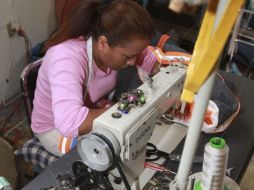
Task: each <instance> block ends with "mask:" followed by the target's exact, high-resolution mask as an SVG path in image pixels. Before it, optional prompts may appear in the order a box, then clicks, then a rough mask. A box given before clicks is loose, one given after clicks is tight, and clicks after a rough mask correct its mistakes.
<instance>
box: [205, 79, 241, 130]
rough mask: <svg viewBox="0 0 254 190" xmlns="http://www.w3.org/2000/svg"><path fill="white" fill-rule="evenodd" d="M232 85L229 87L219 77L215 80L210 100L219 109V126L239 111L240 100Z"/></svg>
mask: <svg viewBox="0 0 254 190" xmlns="http://www.w3.org/2000/svg"><path fill="white" fill-rule="evenodd" d="M231 85H232V84H231ZM231 85H228V84H227V83H226V82H224V81H223V80H222V79H221V78H220V77H219V76H217V77H216V79H215V84H214V87H213V90H212V94H211V98H210V99H211V100H213V101H214V102H215V104H216V105H217V106H218V108H219V121H218V124H219V125H220V124H222V123H223V122H224V121H226V120H227V119H228V118H229V117H230V116H231V115H232V114H234V113H235V112H236V111H237V109H238V100H237V98H236V95H235V94H234V93H233V91H232V90H231V89H230V88H232V89H233V86H231Z"/></svg>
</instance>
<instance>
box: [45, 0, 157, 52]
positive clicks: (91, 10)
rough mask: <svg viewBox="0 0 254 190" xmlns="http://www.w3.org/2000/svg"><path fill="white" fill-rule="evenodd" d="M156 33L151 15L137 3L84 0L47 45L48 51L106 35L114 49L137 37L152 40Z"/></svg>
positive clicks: (131, 1)
mask: <svg viewBox="0 0 254 190" xmlns="http://www.w3.org/2000/svg"><path fill="white" fill-rule="evenodd" d="M154 34H155V28H154V25H153V21H152V19H151V17H150V15H149V14H148V12H147V11H146V10H145V9H144V8H143V7H142V6H140V5H139V4H138V3H137V2H135V1H133V0H112V1H110V2H108V1H107V3H105V1H104V0H81V2H80V4H79V5H78V6H77V7H76V9H75V10H74V11H73V14H72V15H71V17H70V18H69V19H68V20H67V22H66V23H65V24H64V26H63V27H62V28H60V29H59V30H58V31H57V32H56V33H55V34H54V35H53V36H52V37H51V38H50V39H49V40H48V41H47V42H46V44H45V47H44V51H46V50H47V49H49V48H50V47H51V46H54V45H56V44H59V43H61V42H63V41H65V40H67V39H74V38H77V37H79V36H83V37H85V38H86V39H87V38H88V37H89V36H93V38H94V39H95V40H96V39H98V37H99V36H100V35H105V36H106V37H107V39H108V43H109V45H110V46H111V47H113V46H117V45H119V46H121V45H124V43H125V42H127V41H130V40H131V39H135V38H143V39H151V38H152V37H153V35H154Z"/></svg>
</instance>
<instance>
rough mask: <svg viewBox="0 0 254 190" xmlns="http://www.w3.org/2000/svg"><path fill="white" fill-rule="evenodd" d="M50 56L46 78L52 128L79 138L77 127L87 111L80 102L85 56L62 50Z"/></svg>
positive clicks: (81, 101) (81, 98)
mask: <svg viewBox="0 0 254 190" xmlns="http://www.w3.org/2000/svg"><path fill="white" fill-rule="evenodd" d="M49 56H51V58H52V59H51V60H52V62H51V64H50V67H49V72H48V74H49V76H48V77H49V82H50V87H51V92H52V110H53V115H54V123H55V127H56V128H57V129H58V130H59V132H60V133H61V134H63V135H64V136H78V128H79V127H80V126H81V124H82V123H83V121H84V120H85V118H86V116H87V114H88V111H89V109H88V108H87V107H85V106H84V102H83V83H84V80H85V69H86V65H87V64H86V62H87V57H85V56H84V54H83V55H82V56H81V55H79V54H76V52H72V51H70V50H69V49H61V48H59V49H57V50H56V51H55V52H53V53H52V54H51V55H49ZM48 60H50V58H49V57H48Z"/></svg>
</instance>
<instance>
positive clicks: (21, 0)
mask: <svg viewBox="0 0 254 190" xmlns="http://www.w3.org/2000/svg"><path fill="white" fill-rule="evenodd" d="M8 22H12V23H13V24H19V25H20V26H21V27H22V28H23V30H25V32H26V33H27V35H28V37H29V40H30V41H31V44H32V46H35V45H36V44H37V43H39V42H42V41H44V40H45V39H47V37H48V36H49V35H50V34H51V33H52V32H53V31H54V30H55V28H56V22H55V16H54V1H53V0H0V105H1V104H2V103H4V101H7V100H8V99H10V98H11V97H13V96H14V95H16V94H17V93H18V92H19V91H20V74H21V72H22V69H23V68H24V66H25V52H26V51H25V42H24V39H23V38H22V37H19V36H16V35H14V36H13V37H11V38H9V36H8V32H7V27H6V25H7V23H8ZM6 80H9V82H8V83H7V82H6Z"/></svg>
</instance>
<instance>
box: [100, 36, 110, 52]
mask: <svg viewBox="0 0 254 190" xmlns="http://www.w3.org/2000/svg"><path fill="white" fill-rule="evenodd" d="M98 47H99V50H102V49H105V48H108V47H109V46H108V40H107V37H106V36H104V35H101V36H99V38H98Z"/></svg>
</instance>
